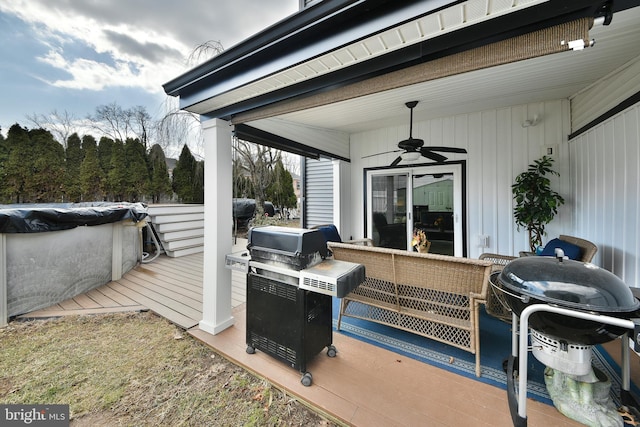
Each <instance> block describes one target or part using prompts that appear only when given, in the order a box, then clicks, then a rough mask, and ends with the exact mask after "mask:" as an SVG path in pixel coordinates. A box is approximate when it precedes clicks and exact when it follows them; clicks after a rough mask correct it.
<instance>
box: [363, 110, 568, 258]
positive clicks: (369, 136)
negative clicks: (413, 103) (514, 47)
mask: <svg viewBox="0 0 640 427" xmlns="http://www.w3.org/2000/svg"><path fill="white" fill-rule="evenodd" d="M568 109H569V103H568V101H567V100H557V101H549V102H544V103H535V104H527V105H518V106H513V107H508V108H502V109H499V110H487V111H482V112H477V113H471V114H461V115H457V116H452V117H445V118H440V119H435V120H429V121H424V122H417V123H415V124H414V128H413V136H414V137H416V138H422V139H424V140H425V145H445V146H453V147H462V148H466V149H467V151H468V154H467V155H450V156H449V159H450V160H466V175H467V177H466V186H467V191H466V197H467V199H466V203H467V206H466V207H467V212H466V215H467V217H466V222H467V230H466V231H467V256H469V257H472V258H477V257H478V256H479V255H480V254H481V253H482V252H496V253H501V254H507V255H513V254H517V253H518V252H519V251H522V250H528V244H527V242H528V238H527V235H526V231H525V230H522V229H521V230H518V229H517V227H516V226H515V225H514V222H513V208H512V206H513V200H512V195H511V184H512V183H513V181H514V179H515V177H516V175H518V174H519V173H520V172H523V171H525V170H526V169H527V166H528V165H529V164H530V163H532V162H533V161H534V160H536V159H538V158H540V157H541V156H542V154H543V147H544V146H545V145H549V144H554V145H556V144H557V145H558V147H560V149H559V153H558V156H559V157H558V160H557V162H556V165H557V166H558V169H559V170H562V172H561V176H560V178H559V179H556V180H555V181H554V189H558V188H560V189H562V190H561V194H563V196H564V195H566V196H568V197H567V199H569V201H568V202H567V205H566V206H563V207H562V209H561V212H560V215H559V216H558V217H557V218H556V219H555V220H554V221H553V222H552V224H551V225H550V226H549V227H548V239H550V238H552V237H555V236H557V235H558V234H560V233H564V232H566V231H567V230H570V229H572V221H573V212H574V209H573V206H572V203H571V201H570V199H571V195H570V189H571V186H570V182H571V176H570V172H571V170H570V169H569V168H568V167H567V166H564V164H567V163H568V160H567V157H568V152H569V150H568V148H567V141H566V135H567V134H568V129H569V126H570V124H569V123H568V117H569V112H568ZM534 114H538V115H539V116H540V117H541V118H542V119H541V121H540V123H539V124H538V125H536V126H532V127H526V128H525V127H523V126H522V123H523V122H524V121H525V120H527V119H528V118H532V117H533V115H534ZM407 128H408V126H397V127H393V128H384V129H379V130H377V131H369V132H363V133H358V134H353V135H351V160H352V163H351V194H354V195H355V194H363V169H364V168H372V167H383V166H387V165H389V164H390V163H391V161H393V159H394V158H395V157H397V155H398V153H390V154H386V155H380V156H374V157H367V158H365V159H362V157H363V156H368V155H370V154H374V153H380V152H384V151H390V150H396V149H397V143H398V141H400V140H401V139H406V138H407V136H408V129H407ZM351 203H352V204H351V206H352V208H351V221H352V226H353V230H354V234H360V235H359V236H358V237H361V235H363V233H364V231H363V230H364V223H363V218H362V217H363V215H362V212H364V200H361V199H360V198H356V199H352V202H351ZM480 235H485V236H489V247H480V246H479V236H480Z"/></svg>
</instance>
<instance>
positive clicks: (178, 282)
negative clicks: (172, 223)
mask: <svg viewBox="0 0 640 427" xmlns="http://www.w3.org/2000/svg"><path fill="white" fill-rule="evenodd" d="M202 259H203V258H202V253H199V254H193V255H189V256H185V257H181V258H169V257H167V256H161V257H159V258H158V259H157V260H155V261H153V262H151V263H149V264H142V265H139V266H137V267H136V268H134V269H133V270H131V271H129V272H128V273H127V274H125V275H124V276H123V277H122V279H120V280H115V281H113V282H109V283H107V284H106V285H104V286H100V287H99V288H96V289H94V290H92V291H89V292H87V293H85V294H82V295H79V296H77V297H75V298H71V299H68V300H66V301H63V302H61V303H59V304H56V305H54V306H52V307H48V308H45V309H42V310H38V311H34V312H31V313H28V314H25V315H23V316H21V317H23V318H41V317H56V316H64V315H73V314H96V313H109V312H119V311H137V310H151V311H153V312H155V313H157V314H158V315H160V316H162V317H165V318H167V319H168V320H169V321H171V322H172V323H175V324H176V325H178V326H180V327H182V328H184V329H189V328H192V327H194V326H196V325H197V324H198V323H199V322H200V320H202Z"/></svg>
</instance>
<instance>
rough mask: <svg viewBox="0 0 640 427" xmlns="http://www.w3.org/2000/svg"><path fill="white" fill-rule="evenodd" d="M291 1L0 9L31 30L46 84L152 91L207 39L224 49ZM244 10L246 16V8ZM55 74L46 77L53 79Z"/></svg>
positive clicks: (292, 6) (133, 0)
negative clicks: (43, 49)
mask: <svg viewBox="0 0 640 427" xmlns="http://www.w3.org/2000/svg"><path fill="white" fill-rule="evenodd" d="M297 4H298V1H297V0H260V1H256V0H234V1H228V0H208V1H205V0H189V1H185V2H179V1H175V0H155V1H153V2H149V1H148V0H113V1H109V2H95V1H83V0H2V2H0V12H3V13H6V14H11V15H14V16H17V17H18V18H19V19H21V20H22V21H24V22H26V23H27V24H29V25H30V26H31V27H32V30H33V32H34V34H35V37H36V38H37V41H38V42H39V43H40V44H41V45H43V46H45V47H46V54H44V55H38V56H37V59H38V61H39V62H40V63H41V64H45V65H47V66H48V67H51V68H50V69H49V72H46V71H39V72H40V74H38V71H33V70H32V71H31V73H32V74H33V75H34V76H35V77H37V78H38V79H40V80H41V81H45V82H47V83H48V84H50V85H52V86H55V87H63V88H68V89H75V90H93V91H101V90H105V89H108V88H113V87H138V88H141V89H143V90H145V91H148V92H155V93H158V92H159V91H161V85H162V84H163V83H165V82H167V81H169V80H171V79H173V78H175V77H176V76H178V75H180V74H182V73H183V72H184V71H186V69H187V68H186V67H187V66H186V63H185V59H186V57H187V56H188V55H189V53H190V52H191V50H192V49H193V48H195V47H196V46H197V45H199V44H201V43H203V42H206V41H207V40H219V41H221V42H222V44H223V45H224V47H227V48H228V47H230V45H233V44H235V43H237V42H239V41H241V40H242V39H244V38H247V37H249V36H250V35H252V34H254V33H255V32H257V31H259V30H262V29H263V28H265V27H267V26H268V25H271V24H272V23H275V22H276V21H277V20H279V19H282V18H284V17H285V16H286V15H288V14H290V13H293V12H294V11H295V10H296V8H297ZM249 10H250V11H251V13H247V11H249ZM54 75H55V76H56V77H55V78H52V76H54Z"/></svg>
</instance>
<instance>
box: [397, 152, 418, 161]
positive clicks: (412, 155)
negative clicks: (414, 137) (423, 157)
mask: <svg viewBox="0 0 640 427" xmlns="http://www.w3.org/2000/svg"><path fill="white" fill-rule="evenodd" d="M400 157H402V160H406V161H408V162H411V161H415V160H418V159H419V158H420V152H418V151H406V152H404V153H402V154H401V155H400Z"/></svg>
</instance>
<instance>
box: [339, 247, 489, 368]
mask: <svg viewBox="0 0 640 427" xmlns="http://www.w3.org/2000/svg"><path fill="white" fill-rule="evenodd" d="M328 245H329V249H330V250H331V251H332V252H333V257H334V259H337V260H342V261H350V262H355V263H358V264H362V265H364V266H365V275H366V279H365V282H364V283H362V284H361V285H360V286H358V287H357V288H356V289H355V290H353V291H352V292H350V293H349V294H348V295H347V296H346V297H344V298H343V299H342V301H341V304H340V314H339V316H338V329H340V323H341V321H342V317H343V316H349V317H356V318H359V319H365V320H370V321H373V322H378V323H381V324H384V325H388V326H392V327H394V328H398V329H402V330H405V331H409V332H413V333H416V334H419V335H422V336H425V337H427V338H430V339H433V340H437V341H441V342H444V343H446V344H450V345H452V346H455V347H458V348H461V349H463V350H466V351H468V352H470V353H472V354H475V359H476V376H478V377H479V376H480V329H479V305H480V304H481V303H484V302H485V301H486V296H487V290H488V281H489V275H490V273H491V267H492V265H493V264H492V262H490V261H484V260H477V259H470V258H460V257H453V256H446V255H435V254H428V253H417V252H409V251H404V250H399V249H387V248H379V247H371V246H358V245H352V244H345V243H333V242H329V243H328Z"/></svg>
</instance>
